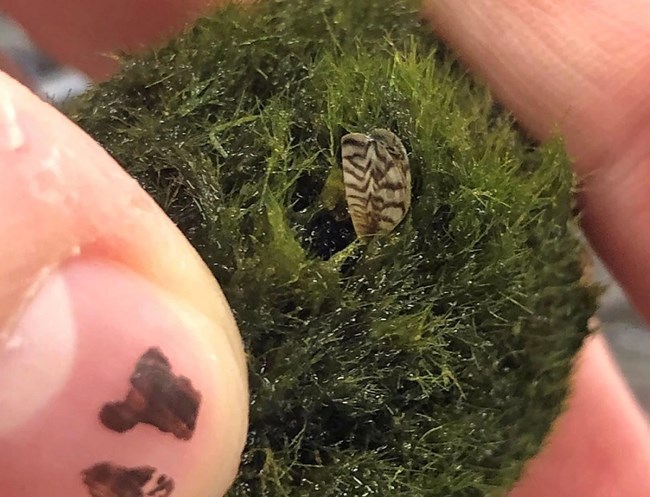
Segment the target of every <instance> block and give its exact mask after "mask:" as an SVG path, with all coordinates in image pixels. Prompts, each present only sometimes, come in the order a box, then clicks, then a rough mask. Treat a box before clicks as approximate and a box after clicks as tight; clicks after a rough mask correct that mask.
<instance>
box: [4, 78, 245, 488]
mask: <svg viewBox="0 0 650 497" xmlns="http://www.w3.org/2000/svg"><path fill="white" fill-rule="evenodd" d="M0 170H1V171H2V180H1V181H0V233H1V234H2V235H1V236H2V240H3V243H2V246H1V248H0V252H1V256H0V258H1V259H2V263H1V264H0V495H2V496H7V497H23V496H24V497H27V496H29V497H37V496H48V497H73V496H83V495H93V496H99V495H102V496H104V495H105V496H127V495H156V496H162V495H172V493H171V492H172V490H173V495H175V496H176V495H178V496H182V497H202V496H204V495H215V492H216V493H220V492H221V493H223V492H224V491H225V490H226V489H227V487H228V486H229V485H230V483H231V481H232V479H233V478H234V476H235V474H236V472H237V468H238V464H239V459H240V456H241V451H242V449H243V444H244V440H245V435H246V427H247V409H248V393H247V379H246V366H245V361H244V355H243V352H242V348H241V342H240V338H239V334H238V331H237V327H236V325H235V322H234V319H233V317H232V315H231V312H230V309H229V307H228V304H227V302H226V301H225V298H224V297H223V295H222V293H221V290H220V289H219V287H218V285H217V284H216V283H215V281H214V279H213V278H212V276H211V274H210V273H209V271H208V270H207V269H206V267H205V266H204V264H203V263H202V261H201V260H200V258H199V257H198V255H197V254H196V253H195V252H194V250H193V249H192V247H191V246H190V245H189V243H188V242H187V241H186V240H185V238H183V236H182V235H181V234H180V232H179V231H178V230H177V229H176V227H175V226H174V225H173V224H172V223H171V222H170V221H169V219H168V218H167V217H166V216H165V215H164V213H163V212H162V211H161V210H160V208H159V207H158V206H157V205H156V204H155V202H154V201H153V200H152V199H151V198H150V197H149V196H148V195H147V194H146V193H145V192H144V191H143V190H142V189H141V188H140V187H139V186H138V184H137V183H136V182H135V181H134V180H133V179H131V178H130V177H129V176H128V175H127V174H126V173H125V172H124V171H123V170H122V169H121V168H120V167H119V166H118V164H117V163H115V162H114V161H113V160H112V159H111V157H109V155H108V154H107V153H106V152H105V151H104V150H102V149H101V148H100V147H99V145H97V144H96V143H95V142H94V141H93V140H91V139H90V138H89V137H88V136H87V135H85V134H84V133H83V132H82V131H81V130H80V129H79V128H77V127H76V126H75V125H73V124H72V123H71V122H70V121H68V120H67V119H66V118H65V117H63V116H62V115H61V114H59V113H58V112H57V111H56V110H55V109H53V108H52V107H50V106H49V105H47V104H45V103H43V102H42V101H40V100H39V99H38V98H37V97H36V96H34V95H33V94H31V93H30V92H29V91H28V90H27V89H26V88H24V87H22V86H20V84H18V83H17V82H15V81H14V80H12V79H10V78H9V77H8V76H6V75H1V74H0ZM139 492H140V493H139ZM149 492H153V493H149Z"/></svg>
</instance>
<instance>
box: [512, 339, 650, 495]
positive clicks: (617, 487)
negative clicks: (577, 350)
mask: <svg viewBox="0 0 650 497" xmlns="http://www.w3.org/2000/svg"><path fill="white" fill-rule="evenodd" d="M649 467H650V444H649V443H648V424H647V420H646V418H645V416H644V414H643V413H642V412H641V410H640V408H639V406H638V405H637V403H636V401H635V400H634V398H633V396H632V394H631V392H630V391H629V389H628V387H627V386H626V385H625V383H624V380H623V378H622V377H621V375H620V373H619V371H618V369H617V367H616V365H615V364H614V362H613V360H612V358H611V356H610V354H609V351H608V349H607V345H606V343H605V340H604V338H603V337H602V336H598V337H594V338H592V339H590V340H589V341H588V342H587V343H586V345H585V347H584V349H583V351H582V353H581V355H580V358H579V360H578V362H577V365H576V372H575V376H574V381H573V393H572V395H571V397H570V399H569V405H568V410H567V412H566V413H565V414H564V415H563V416H562V417H561V418H560V419H559V420H558V422H557V424H556V426H555V429H554V432H553V433H552V435H551V437H550V439H549V442H548V445H547V446H546V447H545V448H544V449H543V450H542V452H541V453H540V455H539V456H538V457H537V458H536V459H535V460H533V461H532V462H531V463H530V465H529V466H528V468H527V469H526V471H525V473H524V477H523V479H522V481H521V482H520V483H519V484H518V485H517V487H516V488H515V489H514V490H513V491H512V492H511V494H510V497H547V496H554V497H577V496H587V495H589V496H599V495H603V496H619V495H620V496H626V497H636V496H638V497H642V496H643V497H645V496H647V495H650V477H649V476H648V468H649Z"/></svg>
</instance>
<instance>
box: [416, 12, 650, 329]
mask: <svg viewBox="0 0 650 497" xmlns="http://www.w3.org/2000/svg"><path fill="white" fill-rule="evenodd" d="M424 9H425V11H426V15H427V16H428V17H429V18H430V19H431V21H432V23H433V26H434V29H435V30H436V31H437V33H438V34H439V35H441V36H442V37H443V38H444V39H445V40H447V41H448V43H449V44H450V45H451V46H452V47H453V48H455V49H456V50H457V52H458V53H459V54H460V56H461V57H462V58H463V59H464V60H465V61H466V62H467V63H468V64H469V65H470V66H471V67H472V68H474V69H475V70H476V71H477V72H478V73H480V74H481V75H482V77H484V78H485V80H486V81H487V82H488V83H489V85H490V86H491V87H492V88H493V90H494V92H495V93H496V95H497V96H498V98H499V99H500V100H501V101H502V102H503V103H505V104H506V106H507V107H508V108H510V109H511V110H512V111H513V112H514V113H515V115H516V117H517V118H519V120H520V121H521V122H522V123H523V124H524V125H525V126H527V127H528V128H529V129H530V130H531V131H532V132H533V133H534V134H535V135H536V136H537V137H539V138H545V137H547V136H548V135H549V133H551V132H552V131H553V130H554V129H559V130H560V131H561V133H562V135H563V136H564V138H565V140H566V144H567V147H568V150H569V152H570V154H571V155H572V157H573V158H575V168H576V171H577V172H578V173H579V175H580V176H581V179H582V182H583V186H582V190H581V194H580V202H581V204H582V208H583V216H584V228H585V230H586V232H587V233H588V235H589V237H590V239H591V242H592V243H593V245H594V246H595V248H596V249H597V251H598V252H599V253H600V255H601V256H602V258H603V259H604V260H605V261H606V263H607V265H608V266H609V267H610V268H611V270H612V272H613V273H614V275H615V276H616V277H617V278H618V279H619V280H620V281H621V282H622V283H623V285H624V286H625V288H626V291H627V292H628V294H629V296H630V298H631V300H632V301H633V302H634V304H635V305H636V306H637V307H638V308H639V310H640V311H641V312H642V313H643V314H644V315H645V317H646V318H650V300H648V299H647V295H650V279H649V278H646V274H647V273H648V271H650V257H649V256H650V224H649V223H648V222H647V219H648V215H650V195H649V192H650V167H649V166H650V163H649V161H650V92H648V90H647V81H648V79H649V77H650V24H649V23H647V22H646V21H647V19H649V18H650V2H647V1H645V0H630V1H627V2H610V1H606V0H596V1H592V2H574V1H571V0H545V1H542V2H540V1H537V0H527V1H521V0H506V1H503V0H498V1H496V0H477V1H472V2H458V1H456V0H426V1H425V2H424Z"/></svg>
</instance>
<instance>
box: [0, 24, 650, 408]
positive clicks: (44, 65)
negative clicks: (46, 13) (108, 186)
mask: <svg viewBox="0 0 650 497" xmlns="http://www.w3.org/2000/svg"><path fill="white" fill-rule="evenodd" d="M0 52H2V53H5V54H6V55H8V56H9V57H10V58H11V59H12V60H13V61H14V62H16V63H17V65H18V66H19V67H20V68H21V69H22V70H23V71H24V72H25V73H26V75H27V76H28V77H29V78H30V80H31V81H33V82H34V85H35V88H34V90H35V91H36V92H37V93H38V94H39V95H40V96H42V97H43V98H45V99H47V100H50V101H53V102H57V101H61V100H63V99H65V98H68V97H70V96H73V95H76V94H78V93H80V92H83V91H84V89H85V88H86V87H87V85H88V80H87V79H86V78H85V77H84V75H83V74H81V73H80V72H78V71H75V70H73V69H70V68H65V67H60V66H58V65H57V64H55V63H53V62H52V61H51V60H49V59H48V58H47V57H45V56H43V55H42V54H41V53H40V52H39V51H38V50H37V48H36V47H34V46H33V44H32V43H31V42H30V40H29V38H28V37H27V36H26V35H25V33H24V32H23V31H22V30H21V29H20V27H19V26H18V25H16V24H15V23H13V22H12V21H11V20H10V19H8V18H6V17H3V16H2V14H1V13H0ZM597 275H598V279H599V280H600V281H601V282H603V283H605V284H606V285H607V291H606V293H605V295H604V296H603V298H602V303H601V309H600V312H599V318H600V320H601V321H602V323H603V329H604V332H605V335H606V337H607V340H608V342H609V344H610V348H611V350H612V352H613V354H614V356H615V357H616V358H617V360H618V363H619V366H620V368H621V371H622V372H623V374H624V375H625V377H626V378H627V381H628V384H629V385H630V387H631V389H632V391H633V392H634V394H635V395H636V397H637V399H638V401H639V403H640V404H641V406H642V407H643V408H644V409H645V410H646V412H648V413H650V333H649V331H650V330H648V328H647V326H646V325H645V324H644V323H643V321H642V320H641V319H640V317H639V316H638V315H637V313H636V312H635V311H634V310H633V309H632V308H631V307H630V305H629V303H628V302H627V299H626V297H625V295H624V294H623V292H622V291H621V289H620V287H618V286H617V285H616V283H615V282H614V281H613V280H612V279H611V277H610V276H609V275H608V273H607V271H606V270H605V269H604V268H603V266H602V264H598V271H597Z"/></svg>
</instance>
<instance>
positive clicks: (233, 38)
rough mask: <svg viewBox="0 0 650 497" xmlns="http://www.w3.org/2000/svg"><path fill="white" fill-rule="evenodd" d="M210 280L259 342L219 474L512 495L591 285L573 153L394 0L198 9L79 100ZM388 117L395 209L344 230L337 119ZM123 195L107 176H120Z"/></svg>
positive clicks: (327, 488)
mask: <svg viewBox="0 0 650 497" xmlns="http://www.w3.org/2000/svg"><path fill="white" fill-rule="evenodd" d="M70 114H71V115H72V116H73V118H74V119H75V120H76V121H77V122H78V123H80V125H81V126H82V127H83V128H85V129H86V130H87V131H88V132H89V133H90V134H91V135H92V136H93V137H95V138H96V139H97V140H98V141H99V142H100V143H101V144H102V145H103V146H104V147H106V149H107V150H108V151H109V152H110V153H111V154H112V155H113V156H114V157H115V158H116V159H117V160H118V161H119V162H120V163H121V164H122V165H123V166H124V167H125V168H126V169H127V171H129V173H131V174H132V175H133V176H135V177H136V178H137V179H138V180H139V181H140V183H141V184H142V186H143V187H144V188H145V189H146V190H147V191H148V192H149V193H150V194H151V195H152V196H153V197H154V198H155V199H156V200H157V201H158V202H159V203H160V205H162V207H163V208H164V209H165V210H166V212H167V213H168V214H169V215H170V216H171V218H172V219H173V220H174V221H175V222H176V223H177V224H178V225H179V227H180V228H181V229H182V230H183V232H184V233H185V235H186V236H187V237H188V238H189V239H190V241H191V242H192V243H193V245H194V246H195V247H196V249H197V250H198V251H199V252H200V254H201V255H202V257H203V258H204V260H205V262H206V263H207V264H208V266H209V267H210V268H211V270H212V271H213V273H214V275H215V276H216V277H217V279H218V280H219V282H220V284H221V286H222V288H223V290H224V292H225V294H226V296H227V298H228V300H229V302H230V304H231V306H232V308H233V310H234V312H235V315H236V318H237V321H238V323H239V327H240V330H241V333H242V335H243V337H244V340H245V344H246V347H247V351H248V354H249V368H250V384H251V402H252V404H251V418H250V432H249V436H248V444H247V448H246V451H245V454H244V459H243V463H242V466H241V472H240V475H239V477H238V479H237V481H236V483H235V485H234V487H233V489H232V490H231V494H230V495H232V496H254V497H257V496H269V497H280V496H282V497H294V496H310V497H319V496H332V497H339V496H351V497H355V496H371V495H378V496H405V497H410V496H412V497H415V496H431V497H449V496H468V497H469V496H482V495H491V496H492V495H495V496H496V495H502V494H503V493H504V492H505V491H506V489H507V488H508V487H509V486H511V485H512V484H513V482H515V480H516V479H517V477H518V476H519V475H520V473H521V470H522V467H523V465H524V463H525V461H526V460H528V459H529V458H530V457H532V456H533V455H534V454H535V453H536V452H537V451H538V450H539V448H540V445H541V443H542V442H543V439H544V437H545V435H546V434H547V433H548V431H549V427H550V426H551V424H552V422H553V420H554V419H555V418H556V417H557V415H558V414H559V413H560V412H561V409H562V406H563V401H564V398H565V395H566V393H567V376H568V374H569V372H570V367H571V361H572V358H573V356H574V354H575V353H576V351H577V350H578V348H579V347H580V345H581V342H582V341H583V339H584V337H585V335H586V333H587V320H588V318H589V317H590V316H591V315H592V314H593V312H594V309H595V298H596V292H595V291H594V289H593V288H590V287H588V286H585V284H584V282H583V281H581V276H582V274H583V267H582V264H581V260H582V259H581V254H582V248H581V246H580V244H579V242H578V241H577V239H576V238H575V237H574V236H573V227H574V218H573V215H574V214H573V211H572V204H571V190H572V177H571V173H570V171H569V167H568V161H567V158H566V156H565V154H564V152H563V149H562V147H561V145H560V144H558V143H553V144H549V145H545V146H541V147H537V146H533V145H531V143H530V142H528V141H526V140H525V139H524V138H523V137H522V136H521V134H520V133H519V132H518V131H517V130H516V129H515V127H514V126H513V123H512V121H511V119H510V118H509V117H508V116H507V115H504V114H503V113H502V112H501V111H499V109H498V107H497V106H496V105H495V104H494V102H493V100H492V99H491V97H490V95H489V93H488V92H487V91H486V90H485V89H483V88H482V87H481V86H479V85H477V84H476V83H475V82H473V81H472V80H471V79H470V78H469V77H467V75H466V74H465V73H464V72H463V70H462V69H461V68H460V67H459V65H458V64H457V63H456V62H455V61H454V60H453V58H452V57H450V55H449V54H448V53H447V52H446V51H445V50H444V49H443V48H442V47H441V46H440V44H439V43H438V42H437V41H436V39H435V36H434V34H432V33H431V32H430V30H429V29H428V28H426V27H425V26H423V25H421V24H420V22H419V20H418V15H417V5H416V4H415V3H414V2H412V1H408V0H354V1H351V0H266V1H264V2H261V3H259V4H255V5H253V6H249V7H239V6H231V7H227V8H225V9H223V10H221V11H219V12H216V13H214V14H213V15H212V16H211V17H209V18H205V19H202V20H200V21H199V22H198V23H197V24H196V25H195V26H194V27H193V28H192V29H191V30H189V31H188V32H187V33H185V34H184V35H183V36H181V37H180V38H178V39H176V40H174V41H172V42H171V43H170V44H169V45H168V46H166V47H164V48H162V49H159V50H157V51H154V52H151V53H149V54H147V55H145V56H144V57H138V58H127V59H125V61H124V69H123V71H122V72H121V73H120V74H118V75H116V76H115V77H114V78H113V79H112V80H110V81H108V82H106V83H104V84H101V85H99V86H96V87H94V88H92V89H91V90H90V91H89V92H88V93H87V94H85V95H84V96H83V97H82V98H81V99H79V100H78V101H76V102H75V103H74V106H73V107H72V108H71V110H70ZM378 127H379V128H388V129H391V130H392V131H394V132H395V133H396V134H397V135H398V136H399V137H400V138H401V139H402V141H403V143H404V145H405V146H406V149H407V151H408V153H409V157H410V164H411V170H412V175H413V201H412V206H411V209H410V210H409V212H408V214H407V216H406V218H405V219H404V221H403V222H402V223H401V224H400V225H399V226H398V227H397V228H396V229H395V230H394V231H393V232H392V233H390V234H389V235H387V236H383V237H378V238H375V239H373V240H372V241H370V243H368V244H359V243H357V242H355V233H354V230H353V228H352V224H351V221H350V217H349V214H348V212H347V209H346V206H345V202H344V201H342V192H343V185H342V179H341V159H340V154H341V150H340V149H341V147H340V141H341V137H342V136H343V135H344V134H346V133H349V132H369V131H370V130H372V129H373V128H378ZM115 194H116V195H119V192H115Z"/></svg>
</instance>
